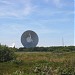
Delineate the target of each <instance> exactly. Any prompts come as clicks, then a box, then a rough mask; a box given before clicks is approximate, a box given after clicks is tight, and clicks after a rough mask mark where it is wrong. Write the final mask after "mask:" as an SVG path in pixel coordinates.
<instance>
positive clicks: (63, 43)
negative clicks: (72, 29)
mask: <svg viewBox="0 0 75 75" xmlns="http://www.w3.org/2000/svg"><path fill="white" fill-rule="evenodd" d="M62 46H64V38H63V37H62Z"/></svg>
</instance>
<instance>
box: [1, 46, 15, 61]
mask: <svg viewBox="0 0 75 75" xmlns="http://www.w3.org/2000/svg"><path fill="white" fill-rule="evenodd" d="M14 57H15V54H14V51H13V50H12V49H11V48H8V47H6V46H0V62H6V61H10V60H13V59H14Z"/></svg>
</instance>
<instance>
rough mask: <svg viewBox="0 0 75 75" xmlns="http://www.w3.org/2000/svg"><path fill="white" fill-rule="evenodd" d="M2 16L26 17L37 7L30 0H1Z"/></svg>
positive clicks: (0, 12) (0, 11)
mask: <svg viewBox="0 0 75 75" xmlns="http://www.w3.org/2000/svg"><path fill="white" fill-rule="evenodd" d="M0 4H2V5H0V17H25V16H28V15H30V14H31V13H32V12H34V10H35V9H36V6H34V5H32V3H31V1H30V0H16V1H13V0H11V1H8V0H6V1H0Z"/></svg>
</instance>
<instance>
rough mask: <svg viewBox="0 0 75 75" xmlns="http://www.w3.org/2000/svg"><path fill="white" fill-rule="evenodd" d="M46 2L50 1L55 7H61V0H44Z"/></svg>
mask: <svg viewBox="0 0 75 75" xmlns="http://www.w3.org/2000/svg"><path fill="white" fill-rule="evenodd" d="M44 1H45V2H46V3H51V4H53V5H55V6H56V7H61V6H62V3H61V0H44Z"/></svg>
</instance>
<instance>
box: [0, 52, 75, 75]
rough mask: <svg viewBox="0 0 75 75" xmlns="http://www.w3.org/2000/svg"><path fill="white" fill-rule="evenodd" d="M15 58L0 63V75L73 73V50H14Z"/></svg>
mask: <svg viewBox="0 0 75 75" xmlns="http://www.w3.org/2000/svg"><path fill="white" fill-rule="evenodd" d="M16 56H17V58H16V60H13V61H9V62H3V63H0V75H74V73H75V52H66V53H51V52H26V53H25V52H16Z"/></svg>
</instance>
